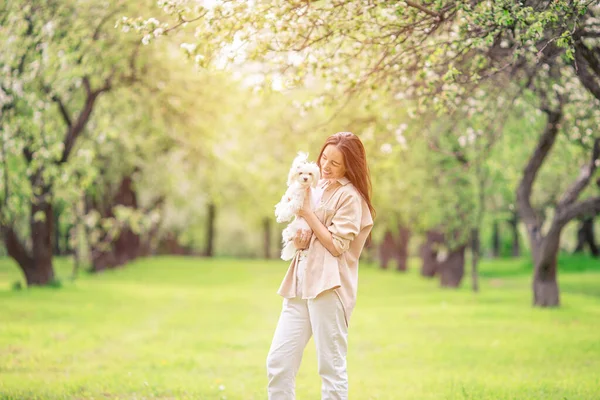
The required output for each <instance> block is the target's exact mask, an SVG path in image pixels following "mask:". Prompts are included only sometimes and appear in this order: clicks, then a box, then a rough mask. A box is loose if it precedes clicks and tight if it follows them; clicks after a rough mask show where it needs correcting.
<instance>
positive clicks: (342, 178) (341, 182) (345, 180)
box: [323, 176, 350, 187]
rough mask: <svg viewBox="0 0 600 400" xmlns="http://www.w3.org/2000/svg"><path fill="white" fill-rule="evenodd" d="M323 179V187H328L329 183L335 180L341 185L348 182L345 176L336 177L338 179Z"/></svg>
mask: <svg viewBox="0 0 600 400" xmlns="http://www.w3.org/2000/svg"><path fill="white" fill-rule="evenodd" d="M323 181H324V182H323V187H328V186H329V185H331V184H332V183H334V182H337V183H339V184H340V185H342V186H345V185H347V184H349V183H350V179H348V178H346V177H345V176H343V177H341V178H338V179H336V180H334V181H326V180H323Z"/></svg>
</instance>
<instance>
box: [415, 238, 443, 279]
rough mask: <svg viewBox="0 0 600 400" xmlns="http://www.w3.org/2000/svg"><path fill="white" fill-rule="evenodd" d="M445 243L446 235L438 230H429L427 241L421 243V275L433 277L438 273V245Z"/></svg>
mask: <svg viewBox="0 0 600 400" xmlns="http://www.w3.org/2000/svg"><path fill="white" fill-rule="evenodd" d="M442 243H444V235H443V234H441V233H440V232H437V231H428V232H427V233H426V239H425V243H424V244H422V245H421V249H420V254H421V260H422V261H423V263H422V265H421V275H422V276H427V277H433V276H435V274H436V273H438V269H439V262H438V260H437V256H438V249H437V248H438V246H439V245H440V244H442Z"/></svg>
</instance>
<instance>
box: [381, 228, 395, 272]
mask: <svg viewBox="0 0 600 400" xmlns="http://www.w3.org/2000/svg"><path fill="white" fill-rule="evenodd" d="M395 248H396V243H394V236H393V235H392V232H391V231H390V230H387V231H385V234H384V235H383V242H381V244H380V245H379V266H380V267H381V269H387V267H388V263H389V261H390V259H391V258H392V257H393V254H394V251H395Z"/></svg>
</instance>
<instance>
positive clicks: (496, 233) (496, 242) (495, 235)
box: [477, 221, 500, 257]
mask: <svg viewBox="0 0 600 400" xmlns="http://www.w3.org/2000/svg"><path fill="white" fill-rule="evenodd" d="M477 234H478V235H479V232H477ZM492 257H500V227H499V225H498V221H494V224H493V225H492Z"/></svg>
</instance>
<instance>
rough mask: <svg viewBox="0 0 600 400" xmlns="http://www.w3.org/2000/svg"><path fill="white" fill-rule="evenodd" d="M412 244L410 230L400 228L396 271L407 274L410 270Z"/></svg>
mask: <svg viewBox="0 0 600 400" xmlns="http://www.w3.org/2000/svg"><path fill="white" fill-rule="evenodd" d="M409 242H410V230H409V229H408V228H405V227H403V226H401V227H400V234H399V237H398V246H397V247H396V260H397V261H398V264H397V265H396V271H402V272H405V271H406V270H407V269H408V243H409Z"/></svg>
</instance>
